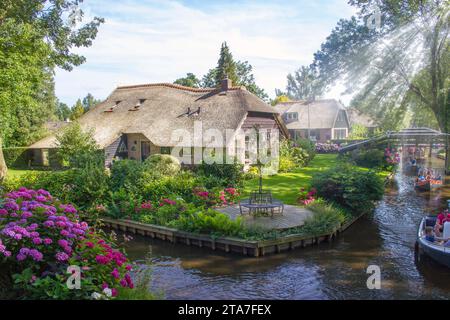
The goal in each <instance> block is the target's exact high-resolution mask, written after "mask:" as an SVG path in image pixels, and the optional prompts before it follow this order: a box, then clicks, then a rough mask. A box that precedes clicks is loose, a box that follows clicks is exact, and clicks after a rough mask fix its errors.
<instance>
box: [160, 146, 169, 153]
mask: <svg viewBox="0 0 450 320" xmlns="http://www.w3.org/2000/svg"><path fill="white" fill-rule="evenodd" d="M161 154H170V147H161Z"/></svg>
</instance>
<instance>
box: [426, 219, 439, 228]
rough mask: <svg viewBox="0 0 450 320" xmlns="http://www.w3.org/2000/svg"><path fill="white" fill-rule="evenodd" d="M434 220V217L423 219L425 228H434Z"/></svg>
mask: <svg viewBox="0 0 450 320" xmlns="http://www.w3.org/2000/svg"><path fill="white" fill-rule="evenodd" d="M436 220H437V219H436V217H427V218H426V219H425V227H434V225H435V224H436Z"/></svg>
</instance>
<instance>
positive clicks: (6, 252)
mask: <svg viewBox="0 0 450 320" xmlns="http://www.w3.org/2000/svg"><path fill="white" fill-rule="evenodd" d="M0 260H1V266H2V269H3V270H2V271H3V272H5V271H6V274H7V277H5V280H3V281H5V282H7V283H2V286H6V288H5V289H7V290H9V291H10V292H9V293H11V292H12V293H13V295H14V296H15V297H16V298H32V299H91V298H95V299H100V298H105V299H110V298H115V297H117V295H118V290H119V288H133V286H134V284H133V281H132V280H131V275H130V271H131V268H132V267H131V265H130V264H129V263H128V260H127V258H126V257H125V255H124V254H123V253H122V252H120V251H119V250H117V249H115V248H114V247H113V245H112V244H110V243H107V242H106V241H105V240H104V239H103V238H102V237H101V236H100V235H99V234H97V233H96V232H95V231H94V230H93V229H91V228H90V227H89V225H88V224H87V223H86V222H83V221H80V220H79V217H78V214H77V210H76V209H75V208H74V207H73V206H72V205H70V204H63V203H61V202H60V201H58V200H57V199H55V198H53V197H52V196H51V195H50V193H48V192H47V191H45V190H37V191H36V190H29V189H26V188H20V189H19V190H17V191H14V192H10V193H8V194H6V195H5V196H4V197H2V198H0ZM70 266H72V268H71V269H70V268H69V267H70ZM68 268H69V269H68ZM68 270H69V272H68ZM70 270H73V272H75V273H77V272H79V284H80V289H78V290H74V289H70V288H69V287H68V285H67V283H66V282H67V281H68V280H69V281H71V280H72V279H73V280H74V281H75V280H76V279H75V278H74V277H71V276H72V274H71V273H70ZM4 275H5V273H4ZM75 282H76V281H75Z"/></svg>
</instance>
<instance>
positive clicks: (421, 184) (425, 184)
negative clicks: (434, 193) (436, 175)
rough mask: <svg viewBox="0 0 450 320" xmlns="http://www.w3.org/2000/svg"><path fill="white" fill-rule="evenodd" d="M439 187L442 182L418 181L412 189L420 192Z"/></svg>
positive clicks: (434, 180)
mask: <svg viewBox="0 0 450 320" xmlns="http://www.w3.org/2000/svg"><path fill="white" fill-rule="evenodd" d="M441 186H442V180H440V179H430V180H419V181H416V183H415V184H414V187H415V188H416V189H418V190H420V191H430V190H431V189H433V188H437V187H441Z"/></svg>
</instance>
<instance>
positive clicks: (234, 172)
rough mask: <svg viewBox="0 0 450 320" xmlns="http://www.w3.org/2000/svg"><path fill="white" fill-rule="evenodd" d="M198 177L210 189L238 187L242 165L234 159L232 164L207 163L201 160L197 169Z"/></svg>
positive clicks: (241, 178) (241, 181)
mask: <svg viewBox="0 0 450 320" xmlns="http://www.w3.org/2000/svg"><path fill="white" fill-rule="evenodd" d="M197 174H198V175H199V176H200V177H199V179H200V180H201V181H202V183H203V186H204V187H206V188H208V189H210V188H214V187H225V188H227V187H240V186H242V183H243V177H244V172H243V165H242V164H240V163H238V162H237V161H235V162H234V163H232V164H218V163H216V162H214V163H212V164H207V163H205V162H203V163H202V164H201V165H199V167H198V169H197Z"/></svg>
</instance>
